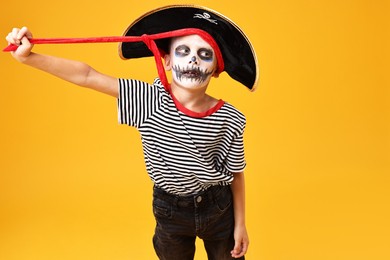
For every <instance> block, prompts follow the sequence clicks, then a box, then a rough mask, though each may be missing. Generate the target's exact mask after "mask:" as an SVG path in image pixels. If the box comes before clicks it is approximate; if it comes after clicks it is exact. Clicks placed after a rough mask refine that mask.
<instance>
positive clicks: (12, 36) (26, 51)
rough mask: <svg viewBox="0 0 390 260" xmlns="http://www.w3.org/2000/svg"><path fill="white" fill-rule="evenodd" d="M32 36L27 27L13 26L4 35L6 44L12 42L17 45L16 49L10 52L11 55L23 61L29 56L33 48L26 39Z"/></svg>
mask: <svg viewBox="0 0 390 260" xmlns="http://www.w3.org/2000/svg"><path fill="white" fill-rule="evenodd" d="M30 38H32V34H31V32H30V31H29V30H28V29H27V27H23V28H21V29H19V28H14V29H13V30H12V31H11V32H10V33H9V34H8V35H7V37H6V40H7V41H8V44H14V45H16V46H19V48H18V49H17V50H16V51H13V52H11V53H12V56H13V57H14V58H15V59H16V60H18V61H20V62H24V60H25V59H26V58H27V57H28V56H30V54H31V49H32V48H33V46H34V45H33V44H31V43H30V41H29V40H28V39H30Z"/></svg>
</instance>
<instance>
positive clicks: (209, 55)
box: [198, 48, 213, 61]
mask: <svg viewBox="0 0 390 260" xmlns="http://www.w3.org/2000/svg"><path fill="white" fill-rule="evenodd" d="M198 56H199V58H200V59H202V60H204V61H212V60H213V51H212V50H210V49H206V48H201V49H199V50H198Z"/></svg>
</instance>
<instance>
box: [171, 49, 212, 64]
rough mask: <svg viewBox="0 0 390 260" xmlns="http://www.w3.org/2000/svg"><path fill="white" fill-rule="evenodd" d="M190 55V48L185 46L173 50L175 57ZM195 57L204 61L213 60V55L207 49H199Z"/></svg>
mask: <svg viewBox="0 0 390 260" xmlns="http://www.w3.org/2000/svg"><path fill="white" fill-rule="evenodd" d="M190 53H191V49H190V47H188V46H187V45H179V46H177V47H176V48H175V55H176V57H185V56H187V55H189V54H190ZM197 55H198V57H199V58H200V59H201V60H204V61H212V60H213V58H214V53H213V51H212V50H211V49H208V48H200V49H199V50H198V51H197Z"/></svg>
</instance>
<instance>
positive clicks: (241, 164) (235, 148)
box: [226, 122, 246, 173]
mask: <svg viewBox="0 0 390 260" xmlns="http://www.w3.org/2000/svg"><path fill="white" fill-rule="evenodd" d="M244 130H245V122H244V123H243V124H242V126H241V128H240V129H239V130H238V131H237V133H236V135H235V136H234V138H233V140H232V142H231V146H230V149H229V152H228V155H227V160H226V168H227V169H228V171H229V172H231V173H233V172H242V171H244V169H245V166H246V161H245V152H244V138H243V136H244Z"/></svg>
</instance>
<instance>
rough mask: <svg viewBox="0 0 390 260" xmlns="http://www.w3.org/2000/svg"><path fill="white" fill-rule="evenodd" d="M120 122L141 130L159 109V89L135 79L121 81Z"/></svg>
mask: <svg viewBox="0 0 390 260" xmlns="http://www.w3.org/2000/svg"><path fill="white" fill-rule="evenodd" d="M118 84H119V97H118V121H119V123H120V124H126V125H129V126H134V127H136V128H139V127H141V126H142V124H143V123H144V122H145V121H146V120H147V119H148V118H149V117H150V116H151V115H152V114H153V112H154V111H156V109H157V107H158V104H159V102H158V100H159V98H158V96H159V91H158V89H157V88H156V87H155V86H154V85H151V84H148V83H146V82H143V81H139V80H133V79H119V80H118Z"/></svg>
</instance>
